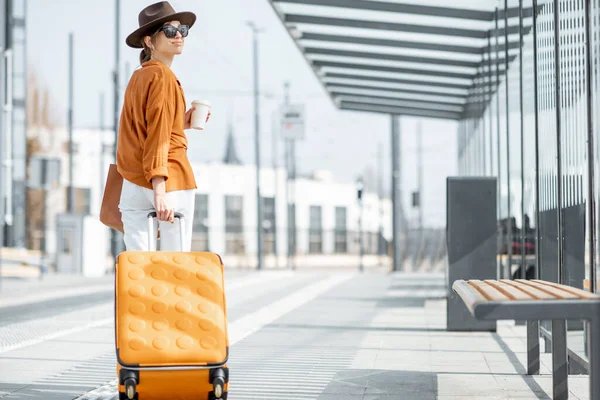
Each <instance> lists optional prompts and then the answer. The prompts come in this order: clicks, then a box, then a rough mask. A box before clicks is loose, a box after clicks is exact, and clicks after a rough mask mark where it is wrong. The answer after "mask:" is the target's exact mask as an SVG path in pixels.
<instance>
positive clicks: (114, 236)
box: [110, 0, 121, 258]
mask: <svg viewBox="0 0 600 400" xmlns="http://www.w3.org/2000/svg"><path fill="white" fill-rule="evenodd" d="M120 12H121V1H120V0H115V66H114V70H113V129H114V143H113V152H114V159H115V163H116V162H117V141H118V138H119V65H120V64H121V60H120V54H121V52H120V51H119V49H120V47H121V16H120ZM118 238H119V232H117V231H116V230H114V229H111V230H110V239H111V246H110V247H111V253H112V256H113V258H116V257H117V254H118V252H119V244H118Z"/></svg>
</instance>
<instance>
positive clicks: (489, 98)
mask: <svg viewBox="0 0 600 400" xmlns="http://www.w3.org/2000/svg"><path fill="white" fill-rule="evenodd" d="M487 39H488V53H487V57H488V77H487V82H488V84H487V85H486V90H487V96H486V103H487V105H488V111H489V113H488V114H489V121H488V124H489V128H490V129H489V142H490V176H494V150H493V148H494V146H493V145H492V143H493V140H494V128H493V127H492V125H493V122H494V121H493V115H492V93H493V92H494V89H493V88H494V84H493V82H492V79H493V78H492V34H491V33H490V31H488V37H487Z"/></svg>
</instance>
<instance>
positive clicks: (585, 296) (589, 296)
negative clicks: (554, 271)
mask: <svg viewBox="0 0 600 400" xmlns="http://www.w3.org/2000/svg"><path fill="white" fill-rule="evenodd" d="M534 282H538V283H541V284H543V285H545V286H550V287H554V288H557V289H560V290H563V291H565V292H568V293H571V294H574V295H575V296H577V297H578V298H580V299H600V296H598V295H597V294H594V293H591V292H588V291H585V290H582V289H578V288H574V287H572V286H566V285H561V284H558V283H554V282H546V281H540V280H537V279H536V280H534Z"/></svg>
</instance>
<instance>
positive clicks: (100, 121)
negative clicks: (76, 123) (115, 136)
mask: <svg viewBox="0 0 600 400" xmlns="http://www.w3.org/2000/svg"><path fill="white" fill-rule="evenodd" d="M98 130H99V133H98V135H99V136H100V148H99V149H98V152H99V154H100V156H99V157H98V158H99V160H98V165H99V168H100V172H99V173H100V186H99V188H100V190H99V193H103V192H104V92H100V115H99V116H98Z"/></svg>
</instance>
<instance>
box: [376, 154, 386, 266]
mask: <svg viewBox="0 0 600 400" xmlns="http://www.w3.org/2000/svg"><path fill="white" fill-rule="evenodd" d="M377 160H378V163H377V164H378V171H377V194H378V197H379V233H378V238H377V258H378V259H379V266H380V267H381V265H382V264H381V255H382V253H384V251H382V249H383V246H382V245H383V144H382V143H381V142H379V144H378V146H377Z"/></svg>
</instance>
